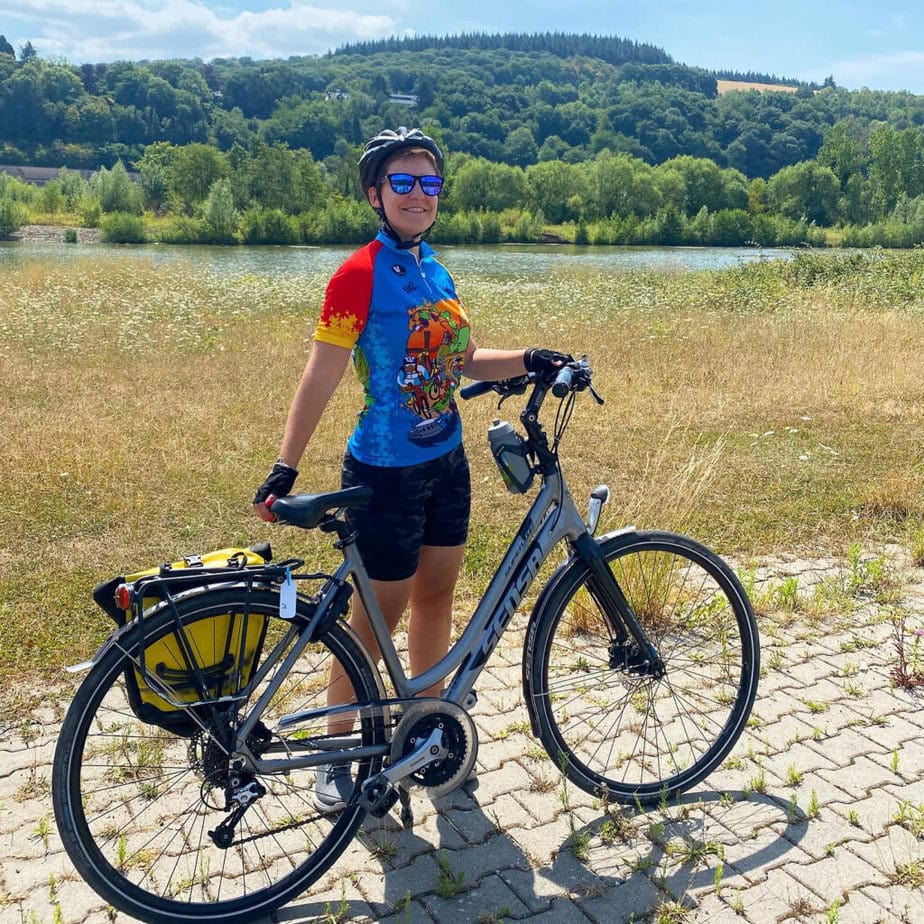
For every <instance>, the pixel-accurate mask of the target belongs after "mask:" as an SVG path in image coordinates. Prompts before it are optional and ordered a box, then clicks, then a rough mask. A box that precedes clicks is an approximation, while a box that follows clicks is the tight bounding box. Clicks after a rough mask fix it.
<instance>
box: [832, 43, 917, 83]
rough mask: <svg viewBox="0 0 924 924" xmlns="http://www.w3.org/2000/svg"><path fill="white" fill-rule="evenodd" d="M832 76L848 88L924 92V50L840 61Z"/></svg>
mask: <svg viewBox="0 0 924 924" xmlns="http://www.w3.org/2000/svg"><path fill="white" fill-rule="evenodd" d="M829 72H830V73H833V74H834V79H835V80H836V81H837V82H838V83H839V84H840V85H841V86H844V87H849V88H860V87H871V88H874V89H877V90H910V91H911V92H912V93H922V92H924V51H893V52H887V53H884V54H879V55H867V56H865V57H860V58H851V59H849V60H846V61H838V62H836V63H834V64H832V65H831V67H830V69H829Z"/></svg>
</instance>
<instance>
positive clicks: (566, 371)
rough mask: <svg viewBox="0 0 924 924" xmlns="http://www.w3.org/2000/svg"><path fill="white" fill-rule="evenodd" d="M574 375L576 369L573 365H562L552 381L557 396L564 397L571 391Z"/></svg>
mask: <svg viewBox="0 0 924 924" xmlns="http://www.w3.org/2000/svg"><path fill="white" fill-rule="evenodd" d="M573 377H574V369H572V368H571V366H562V368H561V369H560V370H559V372H558V375H556V376H555V381H554V382H553V383H552V394H553V395H555V397H556V398H564V397H565V395H567V394H568V392H569V391H571V379H572V378H573Z"/></svg>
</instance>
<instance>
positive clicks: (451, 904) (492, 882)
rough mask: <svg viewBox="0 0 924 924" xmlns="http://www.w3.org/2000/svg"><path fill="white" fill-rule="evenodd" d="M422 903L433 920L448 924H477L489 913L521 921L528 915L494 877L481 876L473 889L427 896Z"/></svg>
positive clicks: (504, 883) (496, 876) (512, 893)
mask: <svg viewBox="0 0 924 924" xmlns="http://www.w3.org/2000/svg"><path fill="white" fill-rule="evenodd" d="M423 903H424V906H425V907H426V909H427V911H428V912H429V914H430V916H431V917H432V918H433V919H434V920H436V921H451V922H452V924H479V922H481V921H484V920H485V916H486V915H489V914H493V915H495V916H496V918H497V919H500V918H502V917H503V918H523V917H526V916H527V915H528V914H529V913H530V910H529V908H528V907H527V906H526V905H525V904H523V902H522V901H520V899H519V898H518V897H517V895H516V893H515V892H514V891H513V890H512V889H511V888H510V886H508V885H507V883H506V882H504V880H503V879H502V878H501V877H500V876H499V875H496V874H495V875H490V876H486V877H484V878H483V879H482V880H481V882H479V883H478V885H477V886H472V887H470V888H469V889H468V890H466V891H463V892H462V893H461V894H459V895H456V896H453V897H452V898H440V897H439V896H438V895H431V896H428V897H427V898H426V899H424V901H423Z"/></svg>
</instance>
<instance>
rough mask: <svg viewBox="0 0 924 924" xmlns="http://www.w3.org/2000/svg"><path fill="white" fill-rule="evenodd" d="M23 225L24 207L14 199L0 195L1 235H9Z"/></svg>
mask: <svg viewBox="0 0 924 924" xmlns="http://www.w3.org/2000/svg"><path fill="white" fill-rule="evenodd" d="M21 225H22V208H21V206H20V205H19V204H18V203H17V202H14V201H13V200H12V199H8V198H6V197H5V196H0V237H9V236H10V235H11V234H12V233H13V232H14V231H18V230H19V228H20V227H21Z"/></svg>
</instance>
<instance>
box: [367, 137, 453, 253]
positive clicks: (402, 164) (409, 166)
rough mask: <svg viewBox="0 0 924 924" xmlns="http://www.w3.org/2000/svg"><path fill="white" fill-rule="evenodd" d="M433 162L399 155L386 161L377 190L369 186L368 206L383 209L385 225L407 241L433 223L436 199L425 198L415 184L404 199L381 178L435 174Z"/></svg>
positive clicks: (416, 156)
mask: <svg viewBox="0 0 924 924" xmlns="http://www.w3.org/2000/svg"><path fill="white" fill-rule="evenodd" d="M436 172H437V170H436V166H435V165H434V163H433V161H432V160H431V159H430V158H429V157H427V156H426V155H423V154H399V155H398V156H397V157H395V158H393V159H392V160H390V161H388V162H387V163H386V164H385V167H384V169H383V171H382V182H381V183H380V184H379V185H378V187H375V186H370V187H369V190H368V196H369V202H370V203H371V204H372V207H373V208H378V207H380V206H381V207H382V208H384V209H385V216H386V218H387V219H388V223H389V224H390V225H391V226H392V228H394V230H395V231H396V232H397V233H398V234H400V235H401V237H402V239H404V240H410V239H411V238H413V237H416V235H418V234H423V233H424V231H426V230H427V229H428V228H429V227H430V225H432V224H433V222H434V221H436V213H437V210H438V209H439V200H440V197H439V196H428V195H426V194H425V193H424V191H423V190H422V189H421V188H420V183H415V184H414V188H413V189H412V190H411V191H410V192H409V193H407V194H406V195H404V196H399V195H398V194H397V193H396V192H393V191H392V188H391V186H390V185H389V184H388V180H386V179H385V175H386V174H389V173H410V174H411V175H412V176H426V175H428V174H434V173H436Z"/></svg>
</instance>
